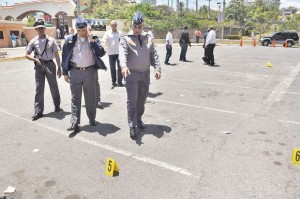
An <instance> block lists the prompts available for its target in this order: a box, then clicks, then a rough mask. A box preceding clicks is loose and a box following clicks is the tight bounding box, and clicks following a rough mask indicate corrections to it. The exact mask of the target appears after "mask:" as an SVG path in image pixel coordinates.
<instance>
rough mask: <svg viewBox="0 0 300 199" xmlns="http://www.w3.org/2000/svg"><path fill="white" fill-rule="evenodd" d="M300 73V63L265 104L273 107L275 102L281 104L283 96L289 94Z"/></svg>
mask: <svg viewBox="0 0 300 199" xmlns="http://www.w3.org/2000/svg"><path fill="white" fill-rule="evenodd" d="M299 72H300V63H298V65H297V66H296V67H294V68H293V69H292V70H291V71H290V72H289V74H288V76H287V77H286V78H284V80H283V81H282V82H281V83H280V84H279V85H278V86H276V87H275V89H274V90H273V91H272V92H271V93H270V94H269V96H268V98H267V99H266V100H265V101H264V102H263V104H266V105H267V104H268V105H272V104H274V103H275V102H279V101H280V100H281V99H282V97H283V95H284V94H285V93H286V92H287V90H288V88H289V87H290V86H291V85H292V83H293V82H294V80H295V78H296V76H297V75H298V73H299Z"/></svg>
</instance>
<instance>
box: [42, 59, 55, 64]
mask: <svg viewBox="0 0 300 199" xmlns="http://www.w3.org/2000/svg"><path fill="white" fill-rule="evenodd" d="M43 61H44V62H45V63H48V62H52V61H53V59H50V60H43Z"/></svg>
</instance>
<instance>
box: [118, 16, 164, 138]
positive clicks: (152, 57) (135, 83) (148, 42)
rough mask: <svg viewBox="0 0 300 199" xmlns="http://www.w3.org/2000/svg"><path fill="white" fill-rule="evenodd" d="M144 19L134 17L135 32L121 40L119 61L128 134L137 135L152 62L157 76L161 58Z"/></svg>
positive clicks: (159, 73)
mask: <svg viewBox="0 0 300 199" xmlns="http://www.w3.org/2000/svg"><path fill="white" fill-rule="evenodd" d="M143 27H144V19H143V17H142V14H141V13H140V12H137V13H136V14H135V15H134V17H133V19H132V31H130V32H129V33H128V34H127V35H126V36H124V37H122V39H121V42H120V62H121V66H122V74H123V76H124V78H125V82H126V83H125V87H126V92H127V112H128V125H129V128H130V130H129V134H130V137H131V138H132V139H135V138H136V136H137V130H136V128H137V127H138V128H140V129H144V128H145V125H144V123H143V121H142V116H143V114H144V111H145V101H146V98H147V95H148V92H149V84H150V65H152V66H154V68H155V78H156V79H157V80H158V79H160V77H161V68H160V63H159V58H158V55H157V52H156V50H155V46H154V44H153V39H152V38H151V37H150V36H149V34H143Z"/></svg>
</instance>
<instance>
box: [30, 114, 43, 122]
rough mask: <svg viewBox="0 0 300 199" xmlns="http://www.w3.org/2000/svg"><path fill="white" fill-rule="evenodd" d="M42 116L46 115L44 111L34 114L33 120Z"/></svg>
mask: <svg viewBox="0 0 300 199" xmlns="http://www.w3.org/2000/svg"><path fill="white" fill-rule="evenodd" d="M41 117H44V115H43V113H35V114H34V115H33V116H32V121H35V120H38V119H40V118H41Z"/></svg>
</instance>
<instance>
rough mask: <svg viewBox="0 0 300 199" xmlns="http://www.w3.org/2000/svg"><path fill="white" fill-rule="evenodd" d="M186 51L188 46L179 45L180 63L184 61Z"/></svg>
mask: <svg viewBox="0 0 300 199" xmlns="http://www.w3.org/2000/svg"><path fill="white" fill-rule="evenodd" d="M187 49H188V44H181V53H180V58H179V60H180V61H186V52H187Z"/></svg>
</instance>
